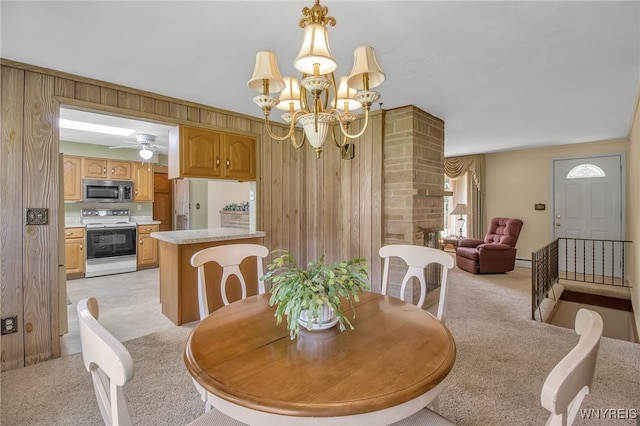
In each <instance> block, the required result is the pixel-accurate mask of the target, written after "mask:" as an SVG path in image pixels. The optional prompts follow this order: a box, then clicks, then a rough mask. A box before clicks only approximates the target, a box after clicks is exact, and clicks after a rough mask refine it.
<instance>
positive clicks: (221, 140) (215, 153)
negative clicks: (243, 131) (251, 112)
mask: <svg viewBox="0 0 640 426" xmlns="http://www.w3.org/2000/svg"><path fill="white" fill-rule="evenodd" d="M189 177H191V178H205V179H229V180H240V181H247V180H255V178H256V140H255V138H253V137H250V136H245V135H238V134H232V133H224V132H219V131H216V130H210V129H204V128H199V127H189V126H180V130H179V132H178V131H174V132H171V133H170V137H169V178H170V179H173V178H189Z"/></svg>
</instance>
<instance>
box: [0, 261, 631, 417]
mask: <svg viewBox="0 0 640 426" xmlns="http://www.w3.org/2000/svg"><path fill="white" fill-rule="evenodd" d="M449 283H450V293H449V303H448V312H447V318H446V325H447V326H448V327H449V329H450V330H451V332H452V334H453V336H454V338H455V340H456V345H457V351H458V352H457V359H456V365H455V367H454V369H453V371H452V373H451V375H450V376H449V382H448V384H447V386H446V387H445V390H444V391H443V393H442V394H441V397H440V412H441V413H442V415H444V416H445V417H447V418H449V419H450V420H452V421H454V422H456V423H457V424H460V425H483V426H484V425H541V424H544V423H545V421H546V418H547V412H546V411H545V410H544V409H543V408H542V406H541V405H540V389H541V388H542V384H543V382H544V380H545V378H546V376H547V374H548V373H549V371H550V370H551V369H552V368H553V366H554V365H555V364H556V363H557V362H558V361H559V360H560V359H561V358H562V357H563V356H564V355H565V354H566V353H567V352H568V351H569V350H571V348H572V347H573V346H574V345H575V343H576V342H577V340H578V339H577V336H576V335H575V333H574V332H573V330H568V329H563V328H559V327H555V326H551V325H546V324H541V323H539V322H535V321H532V320H530V319H529V317H530V312H531V311H530V309H531V307H530V303H531V302H530V300H531V295H530V271H529V270H527V269H517V270H516V271H514V272H511V273H508V274H505V275H491V276H473V275H470V274H467V273H466V272H463V271H459V270H457V269H455V270H454V271H452V273H451V274H450V281H449ZM190 331H191V328H190V327H173V328H171V329H169V330H168V331H162V332H158V333H154V334H152V335H149V336H145V337H140V338H136V339H133V340H130V341H128V342H125V346H127V348H128V349H129V351H130V352H131V355H132V357H133V360H134V363H135V366H136V372H135V378H134V379H133V381H132V382H131V385H130V386H129V388H128V392H127V397H128V400H129V404H130V408H131V411H132V416H133V420H134V422H135V424H138V425H180V424H186V423H188V422H189V421H191V420H193V419H194V418H196V417H197V416H199V415H200V413H201V412H202V409H203V404H202V402H201V401H200V399H199V396H198V394H197V392H196V391H195V389H194V387H193V384H192V382H191V379H190V376H189V375H188V373H187V372H186V370H185V367H184V364H183V361H182V351H183V345H184V342H185V341H186V338H187V336H188V334H189V332H190ZM149 354H153V355H152V356H149ZM1 378H2V382H1V386H2V399H1V401H2V410H1V418H0V420H1V423H2V424H3V425H5V424H6V425H16V426H17V425H100V424H102V420H101V418H100V413H99V411H98V408H97V404H96V401H95V396H94V393H93V388H92V384H91V379H90V377H89V374H88V373H87V372H86V371H85V370H84V367H83V366H82V358H81V355H80V354H75V355H71V356H69V357H64V358H61V359H57V360H53V361H49V362H44V363H41V364H38V365H34V366H30V367H27V368H23V369H20V370H14V371H9V372H5V373H2V377H1ZM582 407H583V408H593V409H610V408H615V409H636V410H638V409H640V345H638V344H633V343H629V342H623V341H618V340H613V339H609V338H603V339H602V343H601V348H600V353H599V357H598V363H597V368H596V375H595V383H594V388H593V392H592V394H591V395H588V396H587V398H586V399H585V401H584V402H583V405H582ZM576 424H579V425H594V424H603V425H617V424H627V425H635V424H637V423H636V420H629V419H627V420H600V421H595V420H582V419H580V418H579V419H578V420H577V421H576Z"/></svg>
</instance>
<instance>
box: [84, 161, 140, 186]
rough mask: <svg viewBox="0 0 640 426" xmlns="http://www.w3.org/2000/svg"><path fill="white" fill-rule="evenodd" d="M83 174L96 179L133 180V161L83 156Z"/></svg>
mask: <svg viewBox="0 0 640 426" xmlns="http://www.w3.org/2000/svg"><path fill="white" fill-rule="evenodd" d="M82 162H83V166H82V170H83V176H84V177H85V178H94V179H116V180H131V162H130V161H120V160H107V159H104V158H88V157H87V158H83V159H82Z"/></svg>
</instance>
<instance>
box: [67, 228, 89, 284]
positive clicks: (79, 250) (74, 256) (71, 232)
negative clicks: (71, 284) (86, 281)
mask: <svg viewBox="0 0 640 426" xmlns="http://www.w3.org/2000/svg"><path fill="white" fill-rule="evenodd" d="M84 242H85V238H84V228H66V229H65V232H64V256H65V259H64V260H65V267H66V270H67V278H72V277H73V278H79V277H82V276H83V275H84V266H85V264H84V262H85V254H84Z"/></svg>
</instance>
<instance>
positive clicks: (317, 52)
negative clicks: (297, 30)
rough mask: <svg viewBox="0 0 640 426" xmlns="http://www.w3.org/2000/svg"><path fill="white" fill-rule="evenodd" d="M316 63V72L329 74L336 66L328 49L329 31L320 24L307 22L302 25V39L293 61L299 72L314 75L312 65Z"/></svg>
mask: <svg viewBox="0 0 640 426" xmlns="http://www.w3.org/2000/svg"><path fill="white" fill-rule="evenodd" d="M314 64H318V65H319V69H318V74H319V75H323V74H329V73H332V72H333V71H335V69H336V68H337V67H338V64H337V63H336V60H335V59H333V56H332V55H331V50H329V33H328V31H327V28H326V27H325V26H324V25H322V24H308V25H307V26H305V27H304V40H303V41H302V47H301V48H300V52H299V53H298V57H297V58H296V60H295V61H294V62H293V66H294V67H295V68H296V69H297V70H298V71H300V72H301V73H305V74H309V75H314V70H313V68H314V67H313V65H314Z"/></svg>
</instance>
